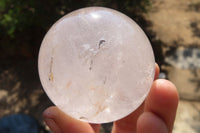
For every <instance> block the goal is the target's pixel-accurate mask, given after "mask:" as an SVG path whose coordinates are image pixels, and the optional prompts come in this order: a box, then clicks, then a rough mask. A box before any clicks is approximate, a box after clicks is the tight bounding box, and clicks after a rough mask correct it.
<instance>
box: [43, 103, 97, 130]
mask: <svg viewBox="0 0 200 133" xmlns="http://www.w3.org/2000/svg"><path fill="white" fill-rule="evenodd" d="M43 117H44V121H45V122H46V124H47V125H48V126H49V128H50V129H51V130H52V131H53V132H54V133H94V130H93V128H92V127H91V126H90V124H88V123H85V122H82V121H79V120H76V119H74V118H72V117H70V116H68V115H66V114H65V113H64V112H62V111H61V110H59V109H58V108H57V107H49V108H48V109H46V110H45V111H44V112H43Z"/></svg>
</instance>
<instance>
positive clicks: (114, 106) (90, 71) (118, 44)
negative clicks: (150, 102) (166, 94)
mask: <svg viewBox="0 0 200 133" xmlns="http://www.w3.org/2000/svg"><path fill="white" fill-rule="evenodd" d="M154 71H155V60H154V54H153V50H152V47H151V44H150V42H149V40H148V38H147V37H146V35H145V34H144V32H143V31H142V30H141V28H140V27H139V26H138V25H137V24H136V23H135V22H134V21H133V20H131V19H130V18H129V17H127V16H126V15H124V14H122V13H120V12H118V11H115V10H113V9H108V8H103V7H88V8H83V9H79V10H76V11H74V12H72V13H69V14H67V15H66V16H64V17H62V18H61V19H60V20H58V21H57V22H56V23H55V24H54V25H53V26H52V27H51V28H50V30H49V31H48V33H47V34H46V36H45V37H44V40H43V42H42V45H41V48H40V52H39V75H40V80H41V83H42V85H43V88H44V90H45V92H46V93H47V95H48V96H49V97H50V99H51V100H52V101H53V103H54V104H55V105H56V106H57V107H58V108H60V109H61V110H62V111H63V112H65V113H66V114H68V115H70V116H71V117H73V118H76V119H78V120H81V121H85V122H90V123H107V122H112V121H116V120H119V119H121V118H123V117H125V116H127V115H129V114H130V113H132V112H133V111H134V110H136V109H137V108H138V107H139V106H140V105H141V104H142V103H143V101H144V100H145V98H146V96H147V95H148V92H149V90H150V88H151V85H152V82H153V79H154Z"/></svg>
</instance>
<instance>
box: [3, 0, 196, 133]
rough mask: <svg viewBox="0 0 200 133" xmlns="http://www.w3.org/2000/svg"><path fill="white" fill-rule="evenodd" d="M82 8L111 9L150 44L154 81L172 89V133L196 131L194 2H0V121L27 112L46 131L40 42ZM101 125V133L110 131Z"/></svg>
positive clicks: (31, 0)
mask: <svg viewBox="0 0 200 133" xmlns="http://www.w3.org/2000/svg"><path fill="white" fill-rule="evenodd" d="M87 6H104V7H109V8H113V9H116V10H118V11H121V12H123V13H124V14H126V15H128V16H129V17H131V18H132V19H133V20H135V21H136V22H137V23H138V24H139V25H140V26H141V28H142V29H143V30H144V31H145V33H146V34H147V36H148V38H149V40H150V41H151V44H152V47H153V50H154V53H155V58H156V62H157V63H158V64H159V66H160V68H161V73H160V76H159V77H160V78H165V79H169V80H171V81H172V82H173V83H174V84H175V85H176V86H177V88H178V91H179V95H180V103H179V106H178V111H177V118H176V121H175V126H174V133H199V132H200V0H176V1H175V0H151V1H150V0H40V1H39V0H37V1H36V0H0V118H3V117H5V116H8V115H11V114H18V113H23V114H28V115H29V116H32V117H33V118H35V119H36V120H37V122H38V123H39V125H40V132H49V131H48V129H47V128H46V127H45V125H44V123H43V121H42V112H43V110H44V109H46V108H47V107H48V106H51V105H52V103H51V101H50V100H49V99H48V97H47V96H46V94H45V93H44V91H43V89H42V86H41V83H40V81H39V76H38V70H37V58H38V52H39V47H40V44H41V42H42V39H43V37H44V35H45V33H46V32H47V31H48V29H49V28H50V27H51V25H52V24H53V23H54V22H55V21H56V20H58V19H59V18H60V17H62V16H64V15H65V14H67V13H69V12H71V11H73V10H76V9H79V8H83V7H87ZM110 125H111V124H105V125H103V128H102V129H101V132H102V133H107V132H109V130H110V129H111V126H110Z"/></svg>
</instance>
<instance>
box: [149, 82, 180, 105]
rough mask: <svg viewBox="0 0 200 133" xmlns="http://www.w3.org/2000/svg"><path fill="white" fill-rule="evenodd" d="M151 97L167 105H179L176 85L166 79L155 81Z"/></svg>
mask: <svg viewBox="0 0 200 133" xmlns="http://www.w3.org/2000/svg"><path fill="white" fill-rule="evenodd" d="M150 97H151V99H152V100H155V101H157V102H161V103H162V104H165V105H166V106H167V105H168V104H170V106H172V105H173V106H175V107H176V106H177V104H178V101H179V95H178V91H177V88H176V86H175V85H174V84H173V83H172V82H170V81H169V80H166V79H158V80H156V81H154V83H153V85H152V89H151V91H150Z"/></svg>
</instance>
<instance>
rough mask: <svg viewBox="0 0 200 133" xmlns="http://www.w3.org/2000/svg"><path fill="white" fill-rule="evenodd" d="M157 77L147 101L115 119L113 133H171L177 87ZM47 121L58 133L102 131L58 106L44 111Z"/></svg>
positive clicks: (98, 126)
mask: <svg viewBox="0 0 200 133" xmlns="http://www.w3.org/2000/svg"><path fill="white" fill-rule="evenodd" d="M155 67H156V69H155V79H154V82H153V84H152V87H151V90H150V92H149V95H148V96H147V98H146V100H145V102H144V103H143V104H142V105H141V106H140V107H139V108H138V109H137V110H136V111H134V112H133V113H131V114H130V115H128V116H126V117H125V118H123V119H120V120H118V121H115V122H114V124H113V129H112V133H136V132H137V133H171V132H172V129H173V125H174V120H175V116H176V109H177V106H178V99H179V98H178V93H177V90H176V87H175V86H174V85H173V84H172V83H171V82H170V81H168V80H164V79H157V77H158V75H159V67H158V65H157V64H156V66H155ZM43 117H44V121H45V122H46V124H47V125H48V126H49V127H50V129H51V130H52V131H53V132H54V133H98V132H99V129H100V126H101V125H100V124H89V123H86V122H82V121H79V120H76V119H74V118H72V117H70V116H68V115H66V114H65V113H64V112H62V111H61V110H59V109H58V108H57V107H55V106H54V107H49V108H48V109H46V110H45V111H44V113H43Z"/></svg>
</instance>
